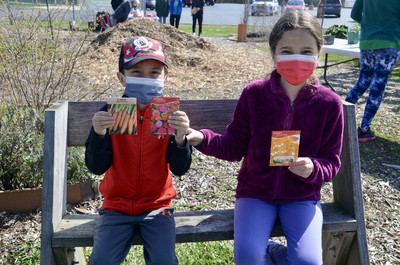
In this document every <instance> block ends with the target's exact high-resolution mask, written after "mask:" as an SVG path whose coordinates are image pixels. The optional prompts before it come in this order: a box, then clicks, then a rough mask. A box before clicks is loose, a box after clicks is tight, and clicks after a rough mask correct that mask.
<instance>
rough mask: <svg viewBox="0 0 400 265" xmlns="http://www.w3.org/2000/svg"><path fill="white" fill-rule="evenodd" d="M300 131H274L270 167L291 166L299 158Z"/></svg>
mask: <svg viewBox="0 0 400 265" xmlns="http://www.w3.org/2000/svg"><path fill="white" fill-rule="evenodd" d="M299 145H300V131H272V137H271V156H270V161H269V165H270V166H271V167H273V166H290V164H291V163H292V162H293V161H295V160H296V159H297V157H298V156H299Z"/></svg>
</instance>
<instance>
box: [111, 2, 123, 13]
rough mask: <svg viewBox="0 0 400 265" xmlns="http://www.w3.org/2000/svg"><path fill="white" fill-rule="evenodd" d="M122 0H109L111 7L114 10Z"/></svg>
mask: <svg viewBox="0 0 400 265" xmlns="http://www.w3.org/2000/svg"><path fill="white" fill-rule="evenodd" d="M123 2H124V0H111V6H112V9H113V10H114V11H115V10H116V9H117V8H118V7H119V5H120V4H122V3H123Z"/></svg>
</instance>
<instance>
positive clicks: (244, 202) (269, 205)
mask: <svg viewBox="0 0 400 265" xmlns="http://www.w3.org/2000/svg"><path fill="white" fill-rule="evenodd" d="M322 45H323V33H322V29H321V26H320V24H319V22H318V21H317V19H316V18H315V17H314V16H313V15H311V14H310V13H308V12H307V11H293V12H285V13H284V14H283V15H282V17H281V18H280V19H279V20H278V22H277V23H276V24H275V25H274V27H273V28H272V31H271V33H270V37H269V46H270V49H271V55H272V59H273V61H274V63H275V65H276V69H275V70H274V71H273V72H272V73H271V75H270V78H268V79H263V80H257V81H254V82H252V83H250V84H248V85H247V86H246V87H245V88H244V90H243V92H242V94H241V96H240V98H239V101H238V103H237V105H236V109H235V112H234V114H233V119H232V122H231V123H230V124H229V125H228V126H227V128H226V132H225V135H221V134H217V133H214V132H213V131H211V130H208V129H203V130H201V131H197V130H193V129H190V128H189V129H188V135H187V139H188V140H189V143H190V144H191V145H193V146H195V147H196V148H197V149H198V150H199V151H200V152H202V153H204V154H206V155H211V156H214V157H217V158H220V159H224V160H228V161H241V160H242V159H243V162H242V166H241V169H240V170H239V174H238V177H237V180H238V183H237V187H236V196H235V197H236V203H235V211H234V231H235V236H234V259H235V264H236V265H241V264H249V265H250V264H251V265H266V264H268V265H271V264H274V265H276V264H279V265H283V264H310V265H311V264H313V265H320V264H322V224H323V213H322V209H321V204H320V199H321V187H322V185H323V183H325V182H329V181H330V180H331V179H332V178H333V177H334V176H336V174H337V173H338V171H339V168H340V164H341V163H340V153H341V149H342V137H343V128H344V121H343V105H342V100H341V98H340V97H339V96H338V95H337V94H336V93H334V92H333V91H331V90H329V89H327V88H326V87H324V86H322V85H321V84H320V83H319V80H318V78H317V77H316V76H315V75H314V69H315V64H316V62H317V60H318V58H319V57H320V55H321V50H322ZM292 130H294V131H300V138H295V139H294V140H296V139H299V141H300V144H299V151H298V158H297V159H295V158H294V157H292V158H291V159H290V160H289V161H288V163H289V166H283V165H281V166H275V165H274V164H272V165H270V157H271V153H272V152H271V147H272V144H271V142H272V135H273V131H274V132H275V133H276V132H278V133H279V132H285V131H292ZM285 141H286V140H285ZM289 158H290V157H289ZM285 159H288V158H287V157H286V158H285ZM278 218H279V220H280V222H281V224H282V228H283V232H284V235H285V237H286V241H287V246H284V245H281V244H278V243H276V242H274V241H273V240H272V239H270V234H271V231H272V228H273V226H274V224H275V221H276V220H277V219H278Z"/></svg>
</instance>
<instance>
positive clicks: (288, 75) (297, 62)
mask: <svg viewBox="0 0 400 265" xmlns="http://www.w3.org/2000/svg"><path fill="white" fill-rule="evenodd" d="M316 59H317V56H311V55H302V54H290V55H277V56H276V62H277V71H278V73H279V74H280V75H281V76H282V77H283V79H285V80H286V82H288V83H289V84H291V85H293V86H298V85H301V84H303V83H304V82H305V81H306V80H307V79H308V78H309V77H310V76H311V75H312V74H313V72H314V66H315V61H316Z"/></svg>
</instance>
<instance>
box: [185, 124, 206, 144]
mask: <svg viewBox="0 0 400 265" xmlns="http://www.w3.org/2000/svg"><path fill="white" fill-rule="evenodd" d="M187 139H188V141H189V144H190V145H192V146H198V145H201V144H202V143H203V140H204V134H203V133H202V132H200V131H197V130H195V129H192V128H189V129H188V130H187Z"/></svg>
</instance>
